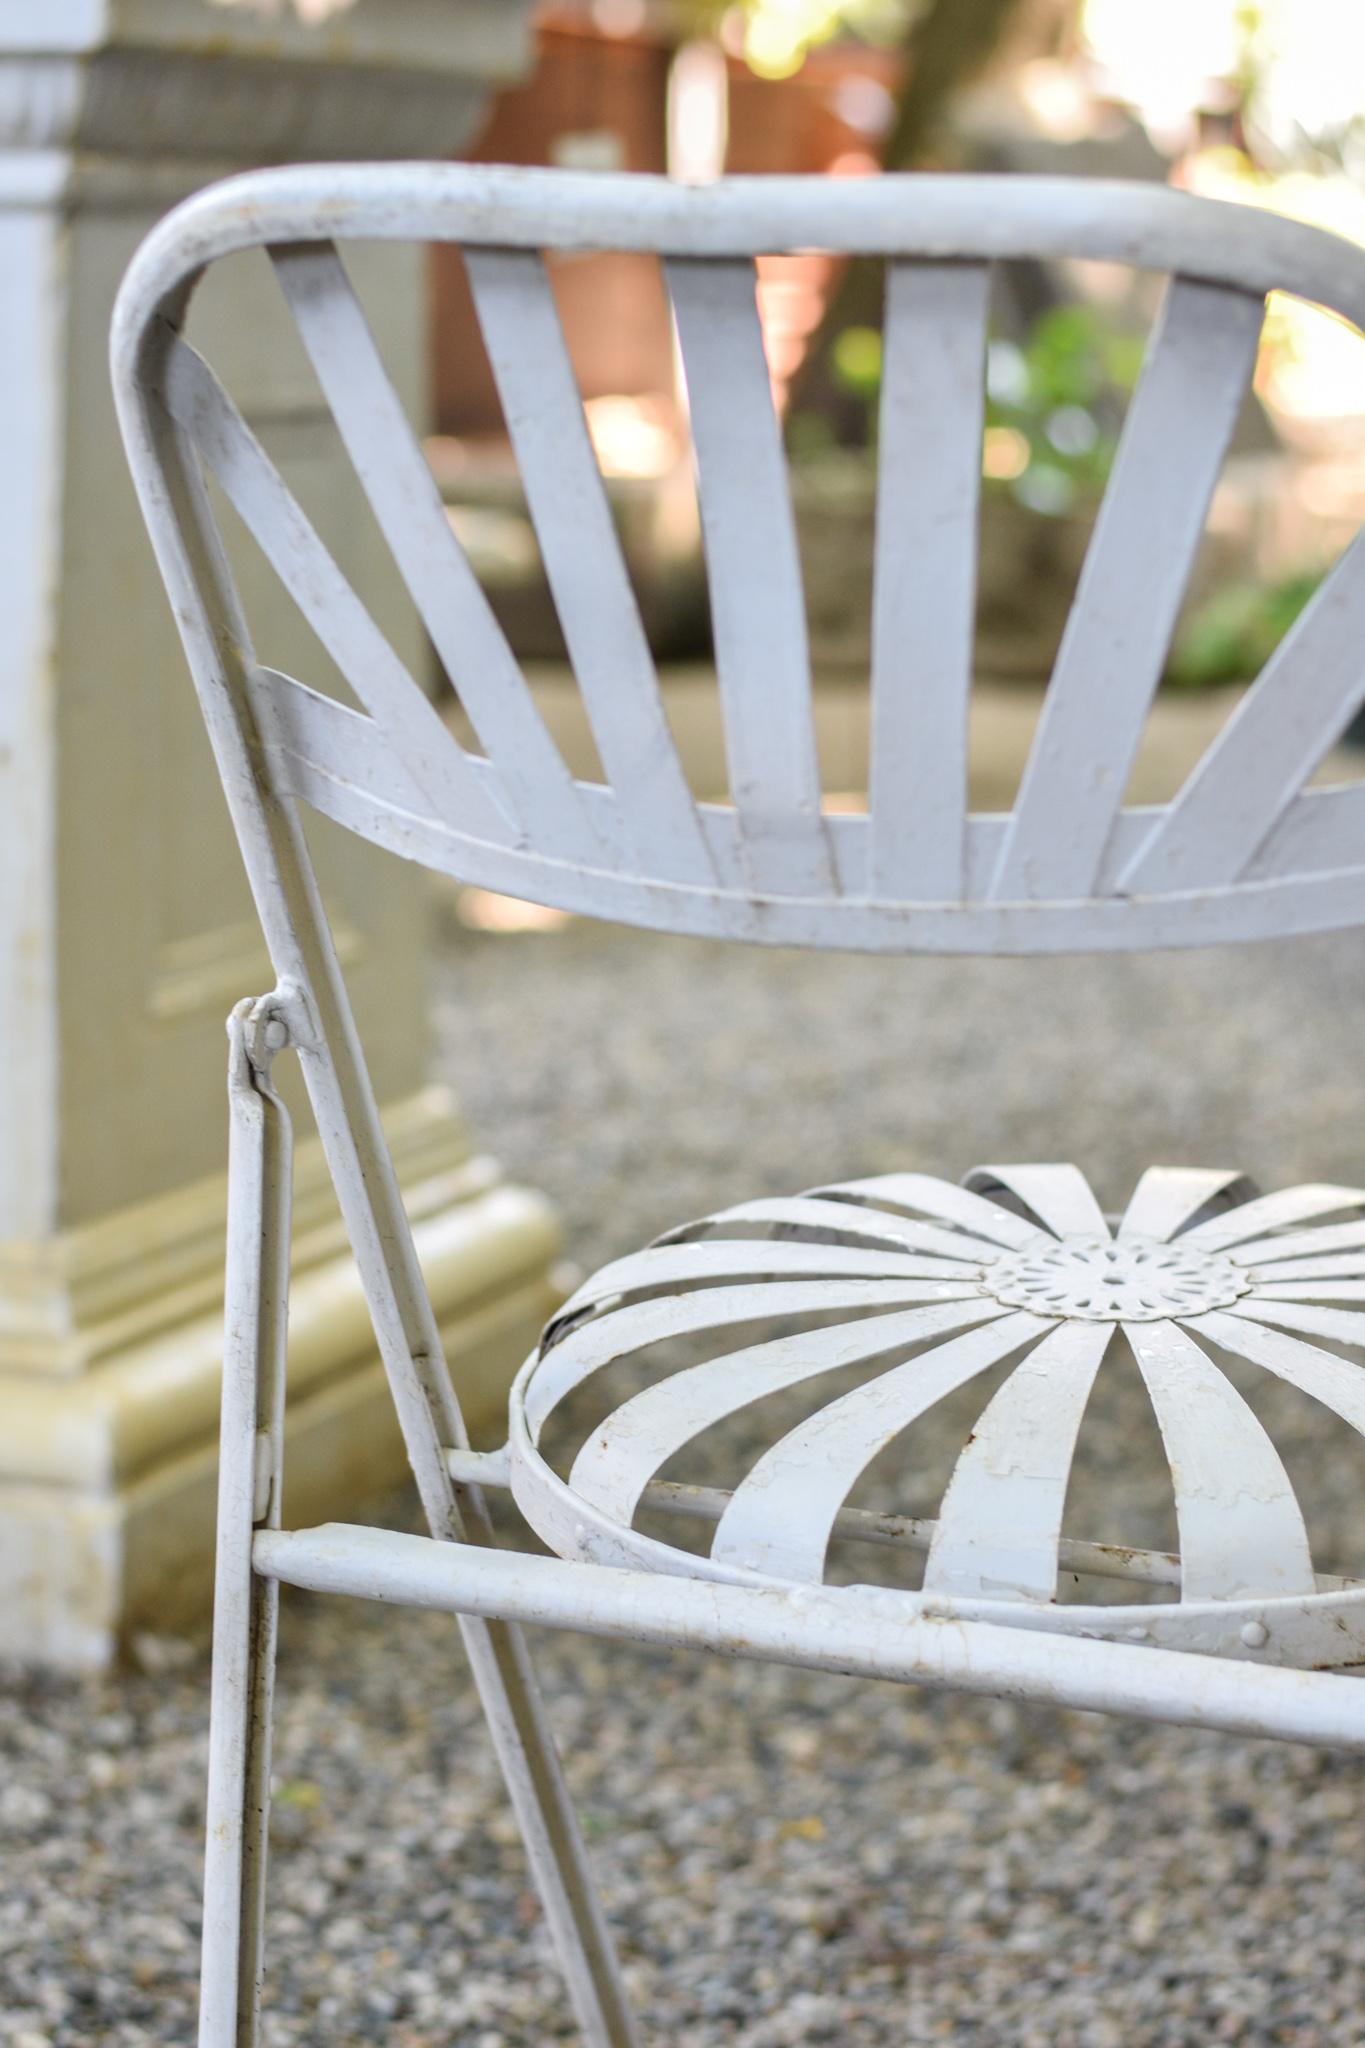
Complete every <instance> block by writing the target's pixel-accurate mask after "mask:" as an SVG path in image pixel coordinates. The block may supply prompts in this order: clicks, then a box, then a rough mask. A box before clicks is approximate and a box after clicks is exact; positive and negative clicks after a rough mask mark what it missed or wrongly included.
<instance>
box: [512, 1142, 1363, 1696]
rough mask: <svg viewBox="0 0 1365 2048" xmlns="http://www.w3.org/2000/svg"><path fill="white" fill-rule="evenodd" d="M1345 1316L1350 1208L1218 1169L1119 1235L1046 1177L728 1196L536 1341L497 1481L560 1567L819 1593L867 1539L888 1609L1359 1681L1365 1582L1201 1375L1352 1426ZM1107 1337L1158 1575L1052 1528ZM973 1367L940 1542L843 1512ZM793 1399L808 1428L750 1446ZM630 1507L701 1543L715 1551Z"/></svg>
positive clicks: (1357, 1408)
mask: <svg viewBox="0 0 1365 2048" xmlns="http://www.w3.org/2000/svg"><path fill="white" fill-rule="evenodd" d="M1347 1304H1351V1305H1349V1306H1348V1305H1347ZM1354 1304H1365V1190H1361V1189H1358V1188H1345V1187H1333V1186H1320V1185H1313V1186H1307V1187H1299V1188H1290V1189H1286V1190H1284V1191H1282V1192H1281V1193H1279V1194H1273V1195H1266V1196H1259V1195H1257V1194H1256V1192H1255V1190H1254V1189H1253V1188H1252V1187H1251V1186H1250V1184H1249V1183H1248V1182H1247V1181H1245V1180H1244V1179H1242V1178H1241V1177H1239V1176H1237V1175H1235V1174H1231V1173H1226V1172H1217V1171H1210V1172H1204V1171H1197V1170H1193V1169H1189V1168H1166V1167H1158V1168H1153V1169H1152V1170H1151V1171H1150V1172H1148V1173H1147V1174H1145V1175H1144V1176H1143V1178H1142V1180H1141V1181H1140V1183H1139V1185H1138V1187H1137V1189H1136V1191H1135V1193H1134V1195H1133V1197H1132V1200H1131V1201H1130V1202H1129V1204H1128V1207H1127V1209H1126V1211H1125V1212H1124V1215H1123V1216H1122V1218H1121V1219H1120V1220H1119V1221H1118V1222H1117V1224H1115V1225H1111V1223H1110V1221H1109V1220H1108V1219H1106V1217H1105V1216H1104V1214H1103V1213H1102V1212H1101V1210H1100V1208H1099V1205H1098V1203H1097V1202H1096V1200H1095V1197H1094V1195H1093V1194H1092V1192H1091V1190H1090V1188H1089V1186H1088V1184H1087V1182H1086V1181H1085V1179H1084V1177H1083V1176H1082V1174H1081V1173H1080V1172H1079V1171H1078V1169H1077V1168H1075V1167H1074V1166H1065V1165H1056V1166H1018V1167H981V1168H978V1169H976V1170H975V1171H974V1172H973V1173H971V1174H969V1175H968V1176H967V1179H966V1181H965V1182H964V1183H963V1185H962V1186H954V1185H953V1184H952V1183H951V1182H948V1181H941V1180H935V1179H932V1178H930V1177H929V1176H927V1175H923V1174H911V1173H906V1174H887V1175H884V1176H881V1177H878V1178H876V1179H872V1180H860V1181H851V1182H845V1183H842V1184H840V1185H836V1186H829V1187H822V1188H816V1189H813V1190H812V1191H810V1192H809V1193H807V1194H804V1195H800V1196H797V1197H794V1198H791V1199H786V1200H761V1201H755V1202H747V1203H742V1204H740V1205H739V1206H738V1207H735V1208H731V1209H727V1210H724V1211H722V1212H720V1213H719V1214H717V1215H714V1216H707V1217H703V1218H702V1219H701V1220H700V1221H698V1222H694V1223H689V1224H686V1225H684V1226H683V1227H682V1228H680V1229H678V1230H674V1231H671V1232H669V1233H668V1234H667V1235H665V1236H664V1237H661V1238H659V1239H657V1240H656V1241H655V1242H654V1243H653V1244H652V1245H650V1246H649V1247H648V1248H647V1249H645V1250H643V1251H640V1252H636V1253H634V1254H632V1255H631V1256H629V1257H627V1258H623V1259H619V1260H616V1261H614V1262H613V1263H612V1264H610V1265H607V1266H605V1267H603V1268H602V1269H601V1270H600V1271H599V1272H598V1273H596V1274H595V1275H594V1276H593V1277H592V1278H591V1279H590V1280H589V1281H587V1282H586V1283H585V1285H584V1286H582V1287H581V1288H580V1289H579V1290H578V1292H577V1293H576V1294H575V1295H574V1296H573V1297H572V1299H571V1300H570V1301H568V1302H567V1303H566V1304H565V1306H564V1307H563V1309H562V1310H561V1311H560V1313H559V1314H558V1315H557V1316H556V1317H555V1318H554V1319H553V1320H552V1321H551V1322H550V1324H549V1325H548V1327H547V1328H546V1330H545V1333H544V1335H543V1337H542V1340H541V1343H540V1345H539V1347H538V1348H537V1350H536V1351H535V1352H534V1353H533V1354H532V1356H531V1357H530V1358H529V1359H528V1360H527V1362H526V1364H525V1366H524V1367H523V1369H522V1371H521V1373H520V1374H519V1376H518V1379H517V1383H516V1386H515V1388H514V1391H513V1397H512V1421H511V1432H510V1461H511V1481H512V1489H513V1492H514V1494H515V1496H516V1498H517V1501H518V1503H519V1505H520V1507H521V1509H522V1511H523V1513H524V1514H525V1515H526V1517H527V1520H528V1521H529V1522H530V1524H531V1526H532V1527H533V1528H534V1529H535V1530H536V1532H537V1533H538V1534H539V1535H540V1536H541V1537H542V1539H543V1540H544V1541H545V1542H546V1543H548V1544H549V1545H550V1547H551V1548H552V1549H553V1550H555V1551H556V1552H558V1554H559V1555H561V1556H564V1557H571V1558H578V1559H582V1560H586V1561H592V1562H597V1563H601V1564H610V1565H619V1566H628V1567H633V1568H636V1569H644V1570H652V1571H661V1572H669V1573H682V1574H686V1575H689V1576H693V1577H697V1576H701V1577H705V1578H711V1579H724V1580H729V1581H732V1582H738V1583H744V1584H751V1585H752V1584H765V1583H766V1584H771V1583H774V1582H777V1583H781V1584H784V1585H788V1586H790V1585H791V1584H793V1583H797V1584H818V1583H821V1582H823V1581H824V1579H825V1574H826V1564H827V1559H828V1557H829V1554H830V1550H831V1544H832V1542H833V1543H836V1544H837V1545H839V1546H840V1547H842V1546H843V1544H844V1542H845V1539H848V1540H850V1541H852V1542H855V1543H856V1542H858V1541H860V1540H861V1541H866V1542H872V1543H879V1544H881V1545H883V1546H886V1545H890V1546H893V1547H898V1548H899V1550H900V1553H901V1555H902V1556H903V1557H904V1559H905V1560H906V1563H907V1566H908V1565H909V1562H910V1560H911V1559H912V1558H913V1559H917V1558H919V1557H922V1558H923V1575H922V1581H921V1582H920V1583H919V1584H918V1585H914V1584H913V1583H907V1584H906V1587H905V1590H904V1592H903V1593H902V1594H901V1595H899V1596H898V1597H899V1598H900V1599H903V1601H904V1603H905V1612H907V1613H911V1612H915V1613H924V1612H926V1611H932V1612H937V1613H942V1614H957V1615H962V1616H966V1615H971V1616H973V1617H976V1618H988V1619H992V1620H995V1621H1002V1622H1007V1623H1012V1624H1015V1625H1018V1626H1024V1627H1034V1628H1046V1629H1054V1630H1065V1631H1067V1632H1068V1633H1079V1634H1084V1635H1092V1636H1103V1637H1107V1638H1110V1639H1115V1640H1133V1641H1145V1642H1151V1643H1157V1644H1162V1645H1165V1646H1167V1647H1172V1648H1176V1647H1178V1648H1183V1649H1196V1650H1201V1651H1208V1652H1214V1653H1222V1654H1229V1655H1236V1656H1242V1657H1259V1658H1262V1659H1264V1660H1268V1661H1272V1662H1282V1663H1293V1664H1300V1665H1313V1666H1323V1665H1328V1664H1330V1665H1334V1666H1342V1665H1349V1664H1352V1663H1356V1662H1362V1661H1365V1582H1359V1581H1357V1580H1355V1579H1344V1578H1335V1577H1334V1578H1326V1577H1320V1576H1319V1575H1317V1574H1316V1573H1315V1570H1314V1565H1313V1560H1312V1556H1311V1554H1310V1549H1309V1539H1308V1533H1307V1529H1306V1526H1305V1521H1304V1513H1303V1509H1302V1507H1301V1505H1300V1502H1299V1498H1298V1496H1297V1494H1296V1492H1295V1488H1294V1486H1293V1484H1292V1483H1291V1480H1290V1477H1289V1474H1288V1473H1287V1471H1286V1470H1285V1466H1284V1463H1283V1462H1282V1459H1281V1455H1280V1452H1279V1450H1277V1448H1276V1445H1275V1443H1274V1442H1273V1441H1272V1439H1271V1436H1270V1435H1269V1434H1268V1432H1267V1428H1266V1426H1265V1424H1264V1423H1263V1422H1262V1420H1261V1419H1259V1417H1258V1415H1257V1413H1256V1412H1255V1410H1254V1409H1253V1407H1252V1405H1251V1404H1250V1402H1249V1401H1248V1399H1247V1398H1246V1397H1245V1396H1244V1394H1243V1393H1242V1392H1240V1391H1239V1390H1238V1387H1237V1386H1236V1385H1234V1383H1233V1380H1232V1379H1231V1378H1230V1377H1229V1376H1228V1372H1227V1370H1226V1369H1225V1366H1224V1365H1223V1364H1220V1363H1219V1359H1220V1358H1227V1359H1236V1360H1239V1361H1241V1362H1243V1364H1247V1363H1249V1364H1250V1365H1252V1366H1253V1367H1256V1368H1260V1369H1261V1371H1262V1372H1263V1373H1264V1374H1267V1375H1271V1376H1273V1378H1274V1379H1275V1380H1278V1381H1280V1382H1282V1383H1287V1384H1288V1385H1289V1386H1290V1387H1291V1388H1293V1389H1296V1390H1297V1392H1298V1393H1299V1394H1300V1395H1301V1396H1304V1397H1307V1400H1308V1402H1309V1403H1320V1404H1322V1406H1323V1407H1325V1408H1327V1409H1330V1410H1331V1411H1332V1412H1333V1414H1334V1415H1335V1416H1336V1417H1338V1418H1340V1420H1341V1421H1342V1422H1344V1423H1346V1424H1347V1425H1348V1426H1349V1427H1350V1428H1351V1429H1352V1430H1353V1431H1355V1432H1358V1433H1360V1434H1363V1435H1365V1364H1362V1363H1361V1359H1362V1355H1365V1307H1362V1306H1354ZM1111 1345H1112V1346H1113V1347H1114V1349H1115V1354H1116V1357H1118V1358H1119V1359H1120V1360H1121V1364H1122V1367H1123V1369H1126V1370H1129V1371H1135V1372H1136V1373H1137V1374H1138V1375H1139V1376H1140V1379H1141V1381H1142V1383H1143V1384H1144V1385H1145V1388H1146V1394H1147V1397H1148V1399H1149V1401H1150V1406H1151V1410H1152V1412H1153V1413H1154V1414H1155V1418H1156V1423H1157V1426H1158V1429H1159V1432H1160V1438H1161V1442H1162V1445H1163V1447H1164V1451H1165V1456H1166V1461H1167V1465H1168V1468H1169V1480H1170V1486H1171V1489H1172V1491H1173V1495H1174V1507H1175V1519H1176V1526H1177V1529H1178V1533H1179V1550H1178V1554H1177V1553H1167V1552H1163V1551H1154V1550H1150V1549H1130V1548H1127V1547H1123V1546H1118V1545H1114V1544H1104V1543H1096V1542H1094V1541H1085V1540H1080V1539H1076V1538H1067V1537H1064V1536H1063V1531H1062V1523H1063V1506H1064V1503H1065V1500H1066V1496H1067V1488H1068V1483H1069V1481H1070V1478H1071V1473H1072V1463H1073V1457H1074V1455H1075V1452H1076V1446H1077V1439H1078V1435H1079V1433H1080V1430H1081V1424H1082V1419H1083V1417H1084V1414H1085V1411H1086V1405H1087V1402H1088V1400H1089V1397H1090V1394H1091V1389H1092V1385H1093V1383H1094V1380H1095V1376H1096V1373H1097V1372H1098V1370H1099V1367H1100V1364H1101V1361H1102V1360H1103V1359H1104V1357H1105V1355H1106V1353H1107V1352H1108V1351H1109V1350H1110V1347H1111ZM698 1352H700V1356H697V1355H696V1354H697V1353H698ZM680 1354H683V1355H681V1356H680ZM992 1368H995V1369H997V1371H996V1373H995V1379H996V1381H997V1382H998V1383H997V1384H996V1385H995V1390H994V1392H992V1393H990V1394H989V1398H986V1395H985V1394H984V1393H983V1396H982V1405H980V1406H979V1407H978V1408H976V1409H974V1411H973V1412H974V1415H975V1420H974V1423H973V1424H972V1425H971V1426H970V1428H969V1431H968V1432H967V1433H966V1440H965V1442H964V1443H963V1444H962V1447H961V1449H960V1450H959V1451H958V1453H957V1456H956V1462H955V1463H954V1465H953V1467H952V1471H951V1476H950V1477H949V1479H948V1482H947V1484H946V1486H945V1488H944V1489H943V1493H942V1498H941V1501H940V1503H939V1507H938V1512H937V1515H936V1517H935V1518H934V1519H933V1520H916V1519H914V1518H909V1517H905V1516H903V1515H898V1514H897V1513H895V1512H894V1506H893V1509H892V1511H882V1510H878V1511H871V1510H869V1509H867V1508H857V1507H850V1506H849V1505H848V1500H849V1495H850V1494H851V1493H852V1491H853V1489H854V1488H855V1487H856V1486H857V1485H858V1484H859V1482H860V1481H862V1479H863V1477H864V1475H865V1474H866V1473H867V1472H868V1469H869V1467H871V1466H872V1464H873V1462H874V1460H876V1459H878V1458H879V1457H880V1455H881V1453H883V1452H884V1451H886V1450H887V1449H888V1448H889V1447H891V1446H892V1445H894V1444H896V1443H897V1442H898V1440H900V1439H901V1438H903V1437H905V1436H906V1433H907V1432H910V1431H911V1430H912V1428H913V1426H914V1425H915V1424H917V1423H919V1422H920V1421H921V1419H922V1418H924V1417H925V1416H926V1415H928V1414H929V1412H930V1411H931V1410H933V1409H934V1408H935V1407H936V1406H937V1405H938V1404H939V1403H941V1402H943V1401H945V1400H947V1399H949V1397H951V1396H953V1395H955V1394H956V1393H957V1392H958V1391H959V1390H960V1389H964V1388H969V1387H970V1385H971V1383H972V1382H973V1381H976V1380H977V1379H978V1376H981V1375H985V1374H987V1373H988V1372H990V1371H991V1369H992ZM1000 1369H1004V1376H1003V1377H1001V1376H1000ZM1243 1377H1245V1375H1243ZM604 1390H605V1391H604ZM571 1397H572V1398H571ZM784 1398H785V1400H786V1401H787V1402H788V1403H789V1404H790V1403H791V1402H793V1401H795V1402H796V1403H797V1404H798V1407H799V1413H798V1414H797V1417H796V1419H795V1420H794V1421H792V1420H791V1417H790V1415H789V1414H788V1413H786V1412H782V1413H780V1414H779V1422H778V1424H777V1425H776V1429H777V1433H776V1434H775V1435H772V1433H771V1432H770V1436H771V1440H770V1441H766V1442H765V1441H763V1440H762V1438H763V1431H762V1426H761V1425H762V1420H763V1418H764V1416H765V1415H768V1416H771V1415H772V1414H773V1413H774V1412H778V1411H780V1410H781V1409H782V1401H783V1399H784ZM967 1398H968V1399H969V1400H970V1395H968V1396H967ZM604 1401H606V1402H607V1403H608V1405H607V1407H606V1412H605V1413H603V1412H602V1409H603V1403H604ZM769 1403H771V1404H772V1405H771V1406H765V1405H764V1404H769ZM727 1429H729V1430H730V1431H732V1432H733V1441H732V1442H731V1443H729V1444H728V1445H727V1443H726V1440H725V1433H726V1430H727ZM756 1432H757V1436H756ZM547 1436H548V1437H553V1438H556V1439H557V1438H560V1437H563V1438H565V1439H566V1442H567V1449H566V1450H565V1451H564V1453H563V1454H562V1455H560V1454H559V1452H558V1451H555V1452H553V1453H551V1454H548V1455H547V1450H546V1448H545V1443H546V1440H547ZM911 1444H912V1446H913V1439H911ZM689 1447H695V1448H696V1449H698V1450H702V1449H704V1452H705V1457H706V1464H707V1471H708V1476H709V1474H710V1471H711V1468H712V1467H713V1466H714V1465H715V1464H716V1462H717V1459H719V1461H720V1463H721V1465H722V1466H723V1467H724V1468H725V1472H724V1483H723V1484H722V1485H719V1486H707V1487H698V1486H695V1485H687V1484H683V1483H680V1481H679V1479H678V1478H677V1477H672V1478H669V1477H664V1478H661V1477H660V1475H661V1474H663V1473H664V1472H665V1468H667V1467H670V1466H672V1465H673V1462H674V1460H675V1459H677V1457H678V1455H679V1454H680V1453H684V1452H687V1451H689ZM1362 1448H1365V1447H1362ZM727 1460H728V1461H729V1462H728V1463H727ZM642 1517H643V1518H645V1519H647V1520H649V1521H650V1522H652V1523H653V1522H657V1521H658V1520H659V1518H660V1517H664V1518H668V1523H667V1525H668V1526H671V1527H674V1528H676V1527H677V1518H679V1517H689V1518H690V1519H691V1521H692V1524H693V1526H694V1527H695V1526H697V1525H698V1523H700V1524H703V1525H704V1524H706V1523H708V1522H709V1523H711V1524H713V1525H714V1527H713V1533H712V1536H711V1541H710V1547H709V1551H708V1552H705V1553H699V1552H698V1551H696V1550H692V1549H688V1548H685V1547H684V1546H683V1544H682V1543H680V1542H678V1541H676V1540H674V1541H668V1540H664V1539H663V1538H661V1537H660V1536H659V1535H657V1534H652V1533H649V1531H648V1530H646V1529H645V1528H643V1527H641V1526H639V1523H640V1520H641V1518H642ZM1059 1571H1061V1572H1062V1573H1063V1574H1064V1576H1065V1577H1066V1579H1067V1582H1068V1590H1074V1589H1075V1587H1076V1586H1078V1585H1079V1584H1080V1583H1082V1582H1083V1581H1086V1580H1089V1579H1095V1580H1107V1581H1119V1582H1123V1581H1127V1582H1129V1590H1128V1592H1127V1593H1126V1594H1122V1595H1121V1596H1120V1598H1119V1600H1118V1601H1117V1602H1104V1603H1100V1602H1083V1601H1081V1600H1078V1599H1068V1600H1059V1599H1058V1577H1059ZM912 1576H913V1575H912V1573H911V1572H910V1571H909V1570H907V1571H906V1573H905V1577H906V1578H907V1580H910V1579H911V1578H912ZM847 1591H848V1594H849V1597H850V1598H853V1597H856V1596H857V1594H858V1591H859V1589H858V1587H857V1586H856V1585H852V1586H849V1587H848V1588H847ZM886 1598H887V1595H886V1593H885V1591H884V1590H883V1589H881V1588H879V1591H878V1600H879V1602H884V1601H885V1600H886Z"/></svg>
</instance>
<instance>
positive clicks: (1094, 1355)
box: [924, 1323, 1113, 1600]
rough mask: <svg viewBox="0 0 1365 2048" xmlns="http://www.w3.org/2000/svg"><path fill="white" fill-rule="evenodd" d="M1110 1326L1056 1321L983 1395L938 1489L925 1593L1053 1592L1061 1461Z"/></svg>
mask: <svg viewBox="0 0 1365 2048" xmlns="http://www.w3.org/2000/svg"><path fill="white" fill-rule="evenodd" d="M1112 1334H1113V1326H1112V1325H1111V1324H1108V1323H1063V1324H1062V1325H1061V1326H1060V1327H1059V1328H1057V1329H1055V1330H1053V1331H1051V1333H1050V1334H1049V1335H1048V1336H1046V1337H1044V1338H1043V1340H1042V1342H1041V1343H1040V1344H1037V1345H1035V1347H1034V1349H1033V1350H1032V1351H1030V1352H1029V1354H1028V1356H1027V1357H1026V1358H1024V1359H1022V1360H1021V1361H1020V1363H1019V1364H1018V1365H1016V1366H1015V1368H1014V1371H1013V1372H1012V1373H1011V1374H1010V1376H1009V1378H1008V1379H1007V1380H1006V1381H1005V1383H1004V1385H1003V1386H1002V1387H1001V1388H1000V1390H999V1392H998V1393H997V1394H996V1395H995V1396H994V1397H993V1398H992V1399H991V1400H990V1401H989V1402H988V1403H987V1405H986V1407H985V1409H984V1410H983V1411H982V1414H981V1416H980V1417H979V1419H978V1421H977V1422H976V1424H975V1427H974V1428H973V1430H972V1433H971V1436H970V1437H969V1438H968V1440H967V1444H966V1446H965V1448H964V1449H963V1450H962V1452H961V1453H960V1455H959V1457H958V1460H957V1463H956V1465H954V1467H953V1473H952V1477H951V1479H950V1480H949V1481H948V1485H947V1488H946V1490H945V1492H944V1495H943V1501H942V1505H941V1506H940V1508H939V1511H938V1527H937V1528H936V1529H935V1531H934V1538H933V1542H932V1543H931V1544H930V1547H929V1560H928V1563H927V1564H926V1565H925V1568H924V1590H925V1592H926V1593H961V1594H974V1595H978V1596H981V1597H983V1598H984V1597H992V1598H995V1599H1020V1600H1051V1599H1053V1598H1055V1596H1056V1592H1057V1566H1058V1561H1059V1544H1060V1542H1061V1534H1062V1508H1063V1506H1064V1504H1065V1501H1066V1488H1067V1481H1068V1479H1069V1478H1070V1476H1071V1460H1072V1457H1073V1455H1074V1452H1075V1448H1076V1437H1077V1434H1078V1432H1079V1430H1080V1426H1081V1417H1082V1416H1083V1415H1084V1413H1085V1406H1086V1402H1087V1401H1088V1400H1089V1398H1090V1390H1091V1388H1092V1386H1093V1385H1094V1382H1095V1374H1096V1373H1097V1372H1098V1371H1099V1368H1100V1363H1101V1360H1102V1359H1103V1357H1104V1354H1105V1351H1106V1350H1107V1349H1108V1345H1109V1339H1110V1337H1111V1336H1112Z"/></svg>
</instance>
